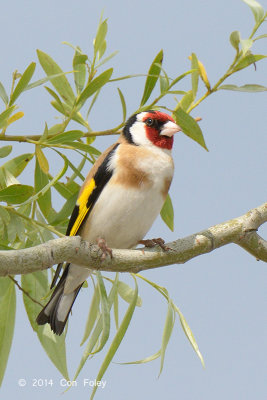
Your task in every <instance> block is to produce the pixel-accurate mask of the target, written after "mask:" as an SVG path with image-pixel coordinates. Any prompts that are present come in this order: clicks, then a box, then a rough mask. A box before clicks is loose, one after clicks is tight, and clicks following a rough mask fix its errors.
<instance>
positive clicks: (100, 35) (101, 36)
mask: <svg viewBox="0 0 267 400" xmlns="http://www.w3.org/2000/svg"><path fill="white" fill-rule="evenodd" d="M107 31H108V24H107V20H106V19H105V20H104V21H103V22H101V23H100V24H99V26H98V29H97V33H96V37H95V40H94V50H95V53H97V52H98V51H99V49H100V47H101V46H102V44H103V42H104V40H105V38H106V35H107Z"/></svg>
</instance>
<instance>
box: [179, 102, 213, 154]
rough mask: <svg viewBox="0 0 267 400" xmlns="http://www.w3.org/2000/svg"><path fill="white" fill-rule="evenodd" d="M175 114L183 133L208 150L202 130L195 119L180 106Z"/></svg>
mask: <svg viewBox="0 0 267 400" xmlns="http://www.w3.org/2000/svg"><path fill="white" fill-rule="evenodd" d="M173 114H174V117H175V119H176V121H177V123H178V125H179V126H180V127H181V129H182V131H183V133H185V134H186V135H187V136H189V137H190V138H191V139H193V140H195V141H196V142H197V143H198V144H200V146H202V147H204V149H205V150H208V149H207V146H206V143H205V140H204V137H203V134H202V131H201V129H200V127H199V125H198V123H197V122H196V121H195V119H194V118H192V117H191V116H190V115H188V114H186V112H184V111H183V110H182V109H181V108H178V110H176V111H174V112H173Z"/></svg>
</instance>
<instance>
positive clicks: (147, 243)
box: [138, 238, 172, 251]
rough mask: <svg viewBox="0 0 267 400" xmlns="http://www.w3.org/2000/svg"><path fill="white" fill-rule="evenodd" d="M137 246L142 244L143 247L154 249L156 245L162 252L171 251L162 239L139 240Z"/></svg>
mask: <svg viewBox="0 0 267 400" xmlns="http://www.w3.org/2000/svg"><path fill="white" fill-rule="evenodd" d="M138 244H143V245H144V246H145V247H155V246H156V245H158V246H159V247H161V248H162V250H164V251H168V250H172V249H171V248H170V247H168V246H166V245H165V240H163V239H162V238H157V239H143V240H139V242H138Z"/></svg>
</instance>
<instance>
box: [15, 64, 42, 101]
mask: <svg viewBox="0 0 267 400" xmlns="http://www.w3.org/2000/svg"><path fill="white" fill-rule="evenodd" d="M35 67H36V63H34V62H32V63H31V64H30V65H29V66H28V67H27V68H26V70H25V71H24V72H23V74H22V76H21V78H20V80H19V81H18V84H17V86H16V87H15V90H14V92H13V93H12V95H11V98H10V102H9V105H10V106H12V104H14V103H15V101H16V100H17V98H18V97H19V95H20V94H21V93H22V92H23V91H24V90H25V88H26V86H27V85H28V83H29V82H30V80H31V79H32V76H33V74H34V71H35Z"/></svg>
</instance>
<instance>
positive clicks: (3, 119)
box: [0, 106, 16, 128]
mask: <svg viewBox="0 0 267 400" xmlns="http://www.w3.org/2000/svg"><path fill="white" fill-rule="evenodd" d="M15 109H16V106H11V107H8V108H7V109H6V110H5V111H3V112H2V113H1V114H0V128H3V127H4V126H5V125H6V124H7V120H8V118H9V117H10V115H11V114H12V113H13V111H14V110H15Z"/></svg>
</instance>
